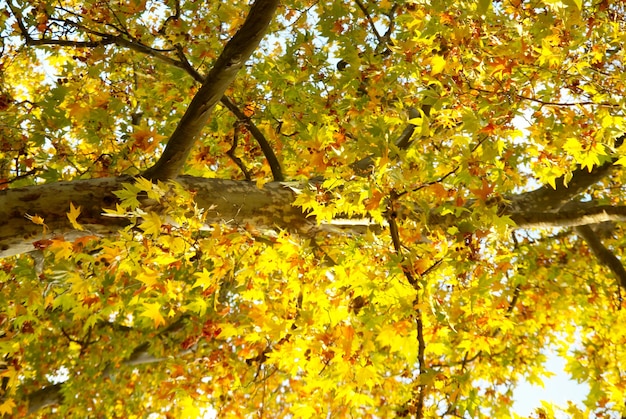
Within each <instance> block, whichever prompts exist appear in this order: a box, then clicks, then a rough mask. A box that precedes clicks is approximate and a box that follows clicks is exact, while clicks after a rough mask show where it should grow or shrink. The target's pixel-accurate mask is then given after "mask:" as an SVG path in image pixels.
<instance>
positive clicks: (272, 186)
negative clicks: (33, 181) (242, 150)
mask: <svg viewBox="0 0 626 419" xmlns="http://www.w3.org/2000/svg"><path fill="white" fill-rule="evenodd" d="M131 181H132V179H131V178H128V177H118V178H104V179H88V180H76V181H72V182H58V183H51V184H46V185H37V186H30V187H25V188H15V189H6V190H3V191H0V257H7V256H12V255H17V254H20V253H25V252H29V251H32V250H37V249H38V248H40V247H41V246H43V245H44V242H42V241H45V240H49V239H52V238H55V237H64V238H65V239H66V240H72V239H75V238H77V237H80V236H85V235H90V234H92V235H97V236H105V235H110V234H113V233H115V232H116V231H118V230H119V229H120V228H123V227H124V226H126V225H128V223H129V220H128V219H127V218H124V217H111V216H108V215H106V214H105V213H104V209H115V206H116V204H117V203H119V199H118V198H117V196H115V194H114V193H113V192H114V191H116V190H120V189H122V188H123V183H125V182H131ZM176 181H177V182H179V183H180V184H181V185H182V186H183V187H184V188H186V189H187V190H190V191H193V192H194V193H195V194H196V195H195V200H196V203H197V204H198V206H200V207H201V208H204V209H205V211H206V213H207V217H206V223H207V224H208V225H210V224H214V223H224V224H230V225H239V226H246V225H254V226H256V227H258V228H281V229H287V230H292V231H298V232H305V231H308V230H309V229H310V228H311V227H312V226H314V221H311V220H308V219H307V217H306V215H305V214H303V213H302V211H300V209H298V208H296V207H294V206H293V205H292V202H293V200H294V195H295V194H294V192H293V191H292V190H290V189H289V188H287V187H286V186H284V185H283V184H282V183H277V182H274V183H269V184H266V185H265V186H264V187H263V188H262V189H259V188H257V186H256V185H255V184H254V183H250V182H243V181H231V180H222V179H205V178H197V177H191V176H181V177H178V178H177V179H176ZM70 202H72V203H73V204H74V206H75V207H76V206H80V207H81V212H80V215H79V217H78V220H77V221H78V222H79V223H80V224H81V225H82V226H83V227H84V228H85V231H78V230H76V229H75V228H73V227H72V225H71V223H70V221H69V219H68V218H67V213H68V212H69V210H70V207H69V205H70ZM28 215H29V216H35V215H37V216H39V217H41V218H43V222H44V224H45V228H44V226H42V225H39V224H35V223H34V222H32V221H31V220H29V219H27V218H26V217H27V216H28ZM164 215H166V214H164ZM44 229H45V230H46V231H44Z"/></svg>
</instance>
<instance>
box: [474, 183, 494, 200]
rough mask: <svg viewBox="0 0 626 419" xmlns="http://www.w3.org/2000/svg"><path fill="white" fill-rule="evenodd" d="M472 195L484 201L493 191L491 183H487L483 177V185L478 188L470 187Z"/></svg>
mask: <svg viewBox="0 0 626 419" xmlns="http://www.w3.org/2000/svg"><path fill="white" fill-rule="evenodd" d="M470 190H471V191H472V193H473V194H474V195H476V196H477V197H478V198H480V200H481V201H486V200H487V198H488V197H489V195H490V194H491V193H492V192H493V185H489V182H487V180H486V179H483V186H482V187H481V188H479V189H470Z"/></svg>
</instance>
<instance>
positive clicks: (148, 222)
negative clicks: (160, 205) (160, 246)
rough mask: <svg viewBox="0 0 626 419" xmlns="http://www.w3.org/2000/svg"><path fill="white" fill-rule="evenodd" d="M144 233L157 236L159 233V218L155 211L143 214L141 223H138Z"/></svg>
mask: <svg viewBox="0 0 626 419" xmlns="http://www.w3.org/2000/svg"><path fill="white" fill-rule="evenodd" d="M139 228H141V229H142V230H143V231H144V232H145V233H146V234H152V235H153V236H158V235H159V234H160V233H161V218H160V217H159V214H157V213H156V212H149V213H148V214H146V215H144V216H143V223H141V224H140V225H139Z"/></svg>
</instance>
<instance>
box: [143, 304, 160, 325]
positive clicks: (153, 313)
mask: <svg viewBox="0 0 626 419" xmlns="http://www.w3.org/2000/svg"><path fill="white" fill-rule="evenodd" d="M143 306H144V308H145V309H146V310H145V311H144V312H143V313H141V316H142V317H148V318H149V319H152V321H153V322H154V327H159V326H160V325H162V324H165V319H164V318H163V315H162V314H161V304H159V303H143Z"/></svg>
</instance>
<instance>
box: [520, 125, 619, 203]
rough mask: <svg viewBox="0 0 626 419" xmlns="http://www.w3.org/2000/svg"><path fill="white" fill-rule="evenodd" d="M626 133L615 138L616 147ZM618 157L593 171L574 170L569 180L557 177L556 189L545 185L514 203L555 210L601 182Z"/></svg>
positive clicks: (564, 177)
mask: <svg viewBox="0 0 626 419" xmlns="http://www.w3.org/2000/svg"><path fill="white" fill-rule="evenodd" d="M624 139H626V135H622V136H621V137H619V138H617V139H616V140H615V148H617V147H619V146H621V145H622V143H623V142H624ZM616 160H617V158H613V159H611V160H609V161H607V162H605V163H604V164H602V165H600V166H597V167H595V168H594V169H592V170H591V171H589V170H587V169H584V168H582V167H581V168H578V169H576V170H574V172H572V176H571V179H570V180H569V182H568V181H567V178H566V176H561V177H560V178H558V179H556V181H555V184H556V189H555V188H553V187H552V186H550V185H543V186H542V187H540V188H538V189H535V190H534V191H530V192H526V193H523V194H520V195H517V196H516V197H514V199H513V204H514V205H515V206H517V207H518V208H526V209H527V210H529V211H533V210H537V211H554V210H557V209H559V208H561V207H562V206H563V205H565V204H567V203H568V202H570V201H572V200H573V199H574V198H576V197H577V196H578V195H580V194H581V193H583V192H584V191H586V190H587V189H588V188H589V187H590V186H591V185H593V184H595V183H598V182H600V181H601V180H602V179H604V178H605V177H606V176H608V175H609V174H610V173H611V171H612V170H613V168H614V167H615V165H614V163H615V161H616Z"/></svg>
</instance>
